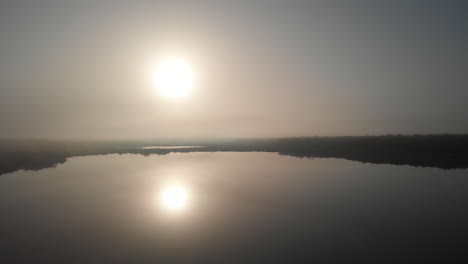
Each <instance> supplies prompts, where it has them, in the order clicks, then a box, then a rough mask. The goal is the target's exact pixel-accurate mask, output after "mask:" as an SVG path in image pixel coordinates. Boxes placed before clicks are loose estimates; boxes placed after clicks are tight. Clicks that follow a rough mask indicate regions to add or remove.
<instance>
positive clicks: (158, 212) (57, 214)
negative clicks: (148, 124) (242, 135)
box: [0, 152, 468, 263]
mask: <svg viewBox="0 0 468 264" xmlns="http://www.w3.org/2000/svg"><path fill="white" fill-rule="evenodd" d="M466 175H467V170H461V169H460V170H450V171H446V170H441V169H434V168H414V167H410V166H394V165H374V164H362V163H358V162H352V161H346V160H340V159H333V158H329V159H322V158H317V159H298V158H294V157H288V156H280V155H277V154H273V153H256V152H251V153H233V152H227V153H201V152H196V153H171V154H168V155H164V156H156V155H153V156H148V157H144V156H141V155H132V154H125V155H115V154H114V155H105V156H86V157H74V158H70V159H69V160H68V161H67V162H65V163H64V164H61V165H58V166H57V167H56V168H50V169H43V170H39V171H35V172H32V171H18V172H14V173H9V174H6V175H3V176H2V177H0V210H1V212H2V217H1V218H0V231H1V234H2V235H1V236H0V248H1V254H0V261H1V262H2V263H3V262H4V263H18V262H19V263H85V262H86V263H155V262H157V263H203V262H204V263H207V262H217V263H291V262H293V263H298V262H299V263H304V262H311V261H318V262H320V263H345V262H347V263H349V262H352V261H354V260H355V261H361V262H362V261H369V262H371V261H376V262H378V263H384V262H390V261H396V262H401V261H403V260H413V261H416V260H421V259H432V260H445V261H447V260H450V258H459V257H463V256H464V253H463V252H464V251H463V250H462V249H461V248H460V245H461V244H460V243H459V241H461V240H462V239H463V238H464V234H463V232H461V231H462V230H467V228H468V214H467V213H468V193H467V192H466V190H467V188H468V178H467V177H466Z"/></svg>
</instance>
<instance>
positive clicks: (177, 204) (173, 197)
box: [161, 185, 188, 211]
mask: <svg viewBox="0 0 468 264" xmlns="http://www.w3.org/2000/svg"><path fill="white" fill-rule="evenodd" d="M161 201H162V205H163V206H164V208H166V209H169V210H171V211H180V210H182V209H184V208H186V207H187V203H188V194H187V190H186V189H185V188H184V187H182V186H179V185H173V186H169V187H167V188H165V189H164V190H163V191H162V193H161Z"/></svg>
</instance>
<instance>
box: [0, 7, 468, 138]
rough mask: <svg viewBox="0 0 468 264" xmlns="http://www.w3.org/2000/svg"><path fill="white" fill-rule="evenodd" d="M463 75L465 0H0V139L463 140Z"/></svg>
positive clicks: (467, 24)
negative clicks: (188, 85)
mask: <svg viewBox="0 0 468 264" xmlns="http://www.w3.org/2000/svg"><path fill="white" fill-rule="evenodd" d="M164 57H177V58H180V59H183V60H185V61H187V62H188V63H189V64H190V65H191V67H192V70H193V72H194V77H195V83H194V88H193V90H192V91H191V92H190V93H189V95H188V96H186V97H184V98H167V97H163V96H161V94H160V93H158V91H157V89H156V88H155V87H154V85H153V84H152V82H151V80H150V79H151V78H150V77H149V76H150V74H149V72H151V69H152V68H154V67H155V65H157V63H158V62H159V61H160V60H161V58H164ZM467 69H468V1H464V0H460V1H450V0H444V1H436V0H434V1H431V0H421V1H417V0H413V1H408V0H401V1H396V0H392V1H390V0H388V1H378V0H369V1H351V0H343V1H330V0H327V1H325V0H323V1H307V0H302V1H286V0H285V1H252V0H245V1H227V0H226V1H135V0H133V1H115V0H113V1H110V0H108V1H65V0H64V1H42V0H34V1H18V0H15V1H13V0H12V1H2V2H1V3H0V137H36V138H111V139H124V138H158V137H185V138H187V137H212V136H215V137H262V136H266V137H278V136H304V135H367V134H388V133H411V134H413V133H445V132H447V133H468V110H467V106H468V103H467V101H468V72H467Z"/></svg>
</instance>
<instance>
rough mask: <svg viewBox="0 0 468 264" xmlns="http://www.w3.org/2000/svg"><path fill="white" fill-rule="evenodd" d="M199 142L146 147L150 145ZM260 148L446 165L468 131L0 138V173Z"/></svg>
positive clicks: (460, 163) (458, 153) (454, 161)
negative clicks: (71, 162)
mask: <svg viewBox="0 0 468 264" xmlns="http://www.w3.org/2000/svg"><path fill="white" fill-rule="evenodd" d="M177 145H179V146H189V145H194V146H203V147H201V148H180V149H143V147H147V146H177ZM214 151H236V152H242V151H259V152H276V153H279V154H281V155H289V156H294V157H301V158H302V157H307V158H314V157H316V158H342V159H347V160H353V161H359V162H368V163H375V164H394V165H410V166H418V167H436V168H442V169H456V168H468V135H416V136H401V135H396V136H394V135H389V136H359V137H304V138H278V139H229V140H227V139H225V140H161V141H118V142H117V141H116V142H111V141H94V142H91V141H86V142H84V141H73V142H72V141H69V142H64V141H40V140H27V141H26V140H25V141H19V140H13V141H7V140H3V141H0V175H1V174H5V173H9V172H14V171H17V170H39V169H43V168H49V167H54V166H56V165H57V164H61V163H64V162H65V161H66V160H67V158H70V157H75V156H86V155H105V154H127V153H128V154H142V155H151V154H159V155H164V154H168V153H171V152H214Z"/></svg>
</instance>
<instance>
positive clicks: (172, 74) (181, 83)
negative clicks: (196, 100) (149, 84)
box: [153, 59, 193, 98]
mask: <svg viewBox="0 0 468 264" xmlns="http://www.w3.org/2000/svg"><path fill="white" fill-rule="evenodd" d="M153 78H154V83H155V86H156V87H157V89H158V90H159V91H160V93H161V94H162V95H164V96H167V97H172V98H177V97H183V96H186V95H187V94H188V92H189V91H190V90H191V89H192V86H193V73H192V69H191V67H190V66H189V64H187V63H186V62H185V61H183V60H179V59H168V60H165V61H163V62H162V63H161V64H160V65H159V67H158V68H157V69H156V71H155V72H154V76H153Z"/></svg>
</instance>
